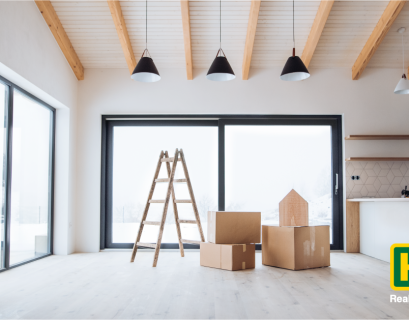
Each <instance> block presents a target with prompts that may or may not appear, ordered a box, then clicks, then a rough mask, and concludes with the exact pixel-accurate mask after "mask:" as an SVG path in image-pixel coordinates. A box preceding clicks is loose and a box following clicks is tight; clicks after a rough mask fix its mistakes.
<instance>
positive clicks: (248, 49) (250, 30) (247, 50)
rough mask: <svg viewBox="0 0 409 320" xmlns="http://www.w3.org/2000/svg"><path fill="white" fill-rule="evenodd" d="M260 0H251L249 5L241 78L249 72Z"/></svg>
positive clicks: (246, 78) (246, 76)
mask: <svg viewBox="0 0 409 320" xmlns="http://www.w3.org/2000/svg"><path fill="white" fill-rule="evenodd" d="M260 5H261V1H260V0H252V1H251V6H250V16H249V22H248V25H247V36H246V44H245V46H244V56H243V66H242V79H243V80H248V79H249V73H250V65H251V57H252V55H253V47H254V40H255V38H256V30H257V23H258V14H259V12H260Z"/></svg>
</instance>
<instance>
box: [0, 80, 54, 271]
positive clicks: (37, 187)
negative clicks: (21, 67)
mask: <svg viewBox="0 0 409 320" xmlns="http://www.w3.org/2000/svg"><path fill="white" fill-rule="evenodd" d="M0 91H1V92H0V99H1V104H0V119H1V120H0V121H2V122H3V130H2V131H1V136H0V150H1V152H3V157H2V186H3V188H2V194H1V197H2V199H1V200H2V212H1V229H0V237H1V250H2V252H1V253H2V254H1V260H0V262H1V267H2V268H3V269H8V268H12V267H15V266H18V265H20V264H23V263H26V262H29V261H32V260H35V259H38V258H41V257H44V256H47V255H50V254H51V253H52V211H53V208H52V204H53V171H54V170H53V168H54V157H53V155H54V127H55V109H54V108H52V107H50V106H49V105H47V104H46V103H44V102H42V101H41V100H39V99H37V98H36V97H34V96H32V95H31V94H29V93H27V92H25V91H24V90H22V89H21V88H19V87H17V86H15V85H14V84H13V83H11V82H9V81H7V80H6V79H3V78H0Z"/></svg>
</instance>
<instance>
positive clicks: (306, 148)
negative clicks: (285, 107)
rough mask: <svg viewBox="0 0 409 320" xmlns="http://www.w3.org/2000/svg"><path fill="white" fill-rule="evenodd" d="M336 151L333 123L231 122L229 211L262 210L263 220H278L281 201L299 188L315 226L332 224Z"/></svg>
mask: <svg viewBox="0 0 409 320" xmlns="http://www.w3.org/2000/svg"><path fill="white" fill-rule="evenodd" d="M331 154H332V153H331V127H330V126H328V125H326V126H312V125H311V126H289V125H287V126H282V125H226V127H225V176H226V210H227V211H232V210H239V211H247V210H250V211H261V223H262V224H268V225H278V223H279V221H278V217H279V212H278V204H279V202H280V201H281V200H282V199H283V198H284V197H285V196H286V195H287V193H289V192H290V191H291V190H292V189H294V190H295V191H296V192H297V193H298V194H300V195H301V196H302V197H303V198H304V199H305V200H307V201H308V205H309V224H310V225H332V188H331V181H332V179H331ZM238 172H240V174H237V173H238ZM331 239H332V237H331Z"/></svg>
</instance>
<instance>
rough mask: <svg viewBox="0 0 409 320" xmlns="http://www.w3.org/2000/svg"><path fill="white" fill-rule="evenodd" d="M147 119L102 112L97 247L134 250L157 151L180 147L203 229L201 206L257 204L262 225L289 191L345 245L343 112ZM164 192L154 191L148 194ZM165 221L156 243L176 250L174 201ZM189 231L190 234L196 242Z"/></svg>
mask: <svg viewBox="0 0 409 320" xmlns="http://www.w3.org/2000/svg"><path fill="white" fill-rule="evenodd" d="M107 117H108V116H107ZM107 117H106V118H107ZM109 117H112V116H109ZM121 117H122V116H121ZM147 117H149V118H150V119H149V120H148V119H147V120H141V119H138V120H115V117H113V119H106V118H104V119H103V124H104V126H103V127H104V132H103V139H104V141H103V146H106V148H104V147H103V154H102V157H103V162H102V163H103V171H102V181H103V188H102V194H101V197H102V212H101V221H102V229H101V235H102V236H101V248H130V247H132V243H133V242H134V241H135V237H136V233H137V230H138V226H139V222H140V219H141V216H142V210H143V208H144V205H145V202H146V199H147V196H148V191H149V188H150V184H151V181H152V176H153V173H154V168H155V165H156V161H157V158H158V156H159V152H160V150H168V151H170V152H172V153H173V152H174V149H175V148H178V147H179V148H182V149H183V150H184V151H185V154H186V157H187V161H188V167H189V172H190V174H191V176H192V182H193V188H194V191H195V194H196V200H197V202H198V207H199V211H200V216H201V219H202V222H203V225H204V229H205V230H206V213H207V211H209V210H215V209H218V210H226V211H261V213H262V224H272V225H278V205H279V202H280V201H281V199H283V198H284V197H285V195H286V194H287V193H288V192H290V191H291V190H292V189H294V190H295V191H296V192H298V193H299V194H300V195H301V196H302V197H303V198H304V199H305V200H307V201H308V204H309V224H310V225H330V226H331V228H330V230H331V248H332V249H342V188H339V189H337V185H338V186H342V179H341V177H342V166H341V163H342V160H341V159H342V154H341V148H340V146H341V142H340V137H341V131H340V128H341V125H340V124H341V118H340V117H339V116H315V117H309V116H267V115H266V116H259V117H257V118H256V117H254V116H206V118H207V120H195V117H192V116H186V118H187V119H185V120H180V119H175V120H173V119H171V117H169V119H162V120H154V119H152V118H154V117H155V116H152V117H151V116H147ZM184 117H185V116H178V118H184ZM136 118H137V117H136ZM141 118H143V117H141ZM212 118H213V119H214V120H211V119H212ZM104 137H105V138H104ZM162 176H163V177H166V172H165V171H164V172H163V174H162ZM338 177H339V178H338ZM337 179H338V180H337ZM337 182H338V184H337ZM161 187H162V188H165V187H166V186H161ZM178 188H179V186H178ZM155 192H156V191H155ZM160 192H161V193H160ZM178 192H182V191H178V190H176V193H178ZM163 194H164V190H162V191H158V195H157V196H156V195H154V198H155V197H156V198H155V199H162V198H163ZM181 197H183V193H182V195H181ZM187 206H188V205H187ZM162 208H163V205H161V204H157V205H156V206H151V210H150V213H149V214H151V212H152V214H153V216H152V217H153V220H159V219H160V214H161V212H162ZM187 210H188V211H186V214H192V212H189V210H191V208H189V209H187ZM150 220H151V219H150ZM167 224H168V225H169V228H165V234H164V238H163V243H162V245H163V246H164V247H168V248H177V246H178V245H177V237H176V228H175V226H174V217H173V212H172V208H171V207H169V212H168V218H167ZM148 228H149V232H147V234H146V237H145V238H144V239H143V242H156V238H157V232H158V231H157V230H158V227H157V226H147V228H146V230H148ZM191 228H192V230H190V231H189V230H186V232H187V233H188V236H191V237H195V238H197V239H198V234H196V233H195V232H197V231H196V229H194V227H193V226H192V227H191ZM182 233H183V231H182Z"/></svg>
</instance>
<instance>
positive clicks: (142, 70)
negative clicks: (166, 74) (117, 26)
mask: <svg viewBox="0 0 409 320" xmlns="http://www.w3.org/2000/svg"><path fill="white" fill-rule="evenodd" d="M131 78H132V79H134V80H136V81H140V82H156V81H159V80H160V75H159V72H158V69H156V66H155V63H153V60H152V58H151V55H150V54H149V51H148V0H146V29H145V50H144V51H143V53H142V56H141V59H140V60H139V62H138V64H137V65H136V67H135V69H134V71H133V72H132V75H131Z"/></svg>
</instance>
